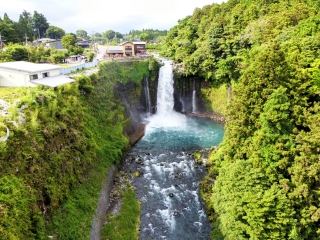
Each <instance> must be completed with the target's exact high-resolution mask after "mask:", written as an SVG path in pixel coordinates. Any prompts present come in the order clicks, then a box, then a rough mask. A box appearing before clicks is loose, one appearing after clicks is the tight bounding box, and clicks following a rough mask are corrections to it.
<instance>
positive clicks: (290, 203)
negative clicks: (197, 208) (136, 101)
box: [162, 0, 320, 239]
mask: <svg viewBox="0 0 320 240" xmlns="http://www.w3.org/2000/svg"><path fill="white" fill-rule="evenodd" d="M319 8H320V1H310V0H289V1H257V0H246V1H245V0H244V1H239V0H229V1H228V2H226V3H223V4H221V5H218V4H212V5H208V6H205V7H203V8H202V9H196V10H195V11H194V14H193V15H192V16H188V17H186V18H184V19H182V20H180V21H179V23H178V25H177V26H175V27H173V28H172V29H170V31H169V32H168V36H167V38H166V39H165V41H164V47H163V50H162V52H163V54H164V55H165V56H167V57H170V58H172V59H173V60H175V61H176V62H177V63H180V64H181V66H182V68H183V70H184V74H185V75H186V76H197V77H200V78H202V79H204V80H206V82H207V83H208V84H209V85H210V86H211V87H219V86H222V85H225V86H229V91H230V95H229V96H230V98H231V99H230V101H229V103H228V110H227V123H226V134H225V138H224V141H223V143H222V144H221V145H220V147H219V149H218V150H217V151H216V152H215V153H213V154H212V155H211V157H210V161H211V163H212V166H211V167H210V169H209V174H208V176H207V177H206V180H205V181H204V182H203V183H202V191H203V196H204V198H205V200H206V202H207V206H208V212H209V214H210V217H211V219H212V221H213V223H214V230H213V233H212V237H213V239H249V238H250V239H319V238H320V227H319V224H320V214H319V213H320V202H319V199H320V198H319V190H320V188H319V186H320V181H319V174H320V168H319V157H320V150H319V149H320V143H319V142H320V141H319V140H320V139H319V138H320V121H319V119H320V107H319V106H320V105H319V102H320V96H319V93H320V78H319V76H320V75H319V63H320V56H319V53H320V52H319V49H320V41H319V39H320V38H319V37H320V30H319V26H320V25H319V23H320V15H319ZM231 91H232V92H231ZM231 93H232V94H231Z"/></svg>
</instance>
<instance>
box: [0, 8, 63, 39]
mask: <svg viewBox="0 0 320 240" xmlns="http://www.w3.org/2000/svg"><path fill="white" fill-rule="evenodd" d="M3 19H4V20H3V21H1V18H0V32H1V34H2V36H4V40H5V41H6V44H9V43H22V42H25V43H26V42H32V41H33V40H34V39H37V38H42V37H44V36H45V35H47V36H48V37H52V38H61V37H62V36H63V35H64V30H62V29H61V28H58V27H55V26H50V24H49V23H48V22H47V19H46V17H45V16H44V15H43V14H41V13H38V12H37V11H34V13H33V14H31V13H30V12H27V11H26V10H23V12H22V13H21V14H20V16H19V21H18V22H15V21H13V20H11V19H10V18H9V16H8V15H7V14H6V13H5V14H4V18H3ZM50 27H51V28H50ZM49 28H50V30H49V32H48V33H46V31H47V29H49ZM54 31H55V33H54Z"/></svg>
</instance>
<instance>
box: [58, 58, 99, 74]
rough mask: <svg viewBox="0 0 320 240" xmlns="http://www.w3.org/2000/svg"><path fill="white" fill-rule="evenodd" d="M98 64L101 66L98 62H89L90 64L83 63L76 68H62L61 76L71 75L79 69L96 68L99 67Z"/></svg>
mask: <svg viewBox="0 0 320 240" xmlns="http://www.w3.org/2000/svg"><path fill="white" fill-rule="evenodd" d="M98 64H99V62H98V61H96V62H89V63H81V64H79V65H77V66H74V67H69V68H61V69H60V74H69V73H72V72H75V71H77V70H79V69H84V68H92V67H96V66H98Z"/></svg>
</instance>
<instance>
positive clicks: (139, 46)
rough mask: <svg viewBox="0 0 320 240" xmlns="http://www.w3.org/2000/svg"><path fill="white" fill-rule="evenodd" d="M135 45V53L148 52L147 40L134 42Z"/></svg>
mask: <svg viewBox="0 0 320 240" xmlns="http://www.w3.org/2000/svg"><path fill="white" fill-rule="evenodd" d="M132 43H133V45H134V55H140V54H145V53H146V43H145V42H132Z"/></svg>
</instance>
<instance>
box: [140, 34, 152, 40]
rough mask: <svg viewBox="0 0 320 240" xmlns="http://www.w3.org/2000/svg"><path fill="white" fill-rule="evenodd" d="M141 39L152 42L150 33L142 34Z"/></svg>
mask: <svg viewBox="0 0 320 240" xmlns="http://www.w3.org/2000/svg"><path fill="white" fill-rule="evenodd" d="M139 39H140V40H141V41H145V42H149V41H150V35H149V34H148V33H141V34H140V36H139Z"/></svg>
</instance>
